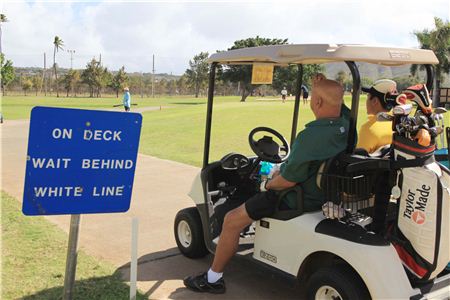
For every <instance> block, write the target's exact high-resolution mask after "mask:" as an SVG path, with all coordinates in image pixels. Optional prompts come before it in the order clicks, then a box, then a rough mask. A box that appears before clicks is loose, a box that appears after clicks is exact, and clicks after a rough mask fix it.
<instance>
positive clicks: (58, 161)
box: [32, 157, 72, 169]
mask: <svg viewBox="0 0 450 300" xmlns="http://www.w3.org/2000/svg"><path fill="white" fill-rule="evenodd" d="M71 160H72V159H71V158H36V157H33V158H32V161H33V167H34V168H35V169H59V168H61V167H62V168H63V169H67V167H68V166H69V162H70V161H71Z"/></svg>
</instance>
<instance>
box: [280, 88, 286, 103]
mask: <svg viewBox="0 0 450 300" xmlns="http://www.w3.org/2000/svg"><path fill="white" fill-rule="evenodd" d="M286 96H287V90H286V87H283V89H282V90H281V100H282V101H283V103H284V101H286Z"/></svg>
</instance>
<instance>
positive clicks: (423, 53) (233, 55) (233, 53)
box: [203, 44, 438, 167]
mask: <svg viewBox="0 0 450 300" xmlns="http://www.w3.org/2000/svg"><path fill="white" fill-rule="evenodd" d="M208 62H209V63H211V67H210V73H209V74H210V75H209V88H208V106H207V116H206V131H205V146H204V155H203V167H206V166H207V165H208V164H209V151H210V142H211V123H212V111H213V98H214V83H215V73H216V67H217V65H218V64H221V65H239V64H247V65H248V64H253V63H268V64H273V65H276V66H288V65H292V64H296V65H298V75H297V81H296V84H295V86H296V91H295V105H294V112H293V120H292V128H291V138H290V141H291V143H292V142H293V140H294V139H295V136H296V133H297V124H298V112H299V102H300V94H301V85H302V77H303V66H302V65H303V64H322V63H330V62H343V63H345V64H346V65H347V66H348V67H349V69H350V72H351V74H352V79H353V85H352V104H351V117H350V130H349V137H348V141H349V142H348V147H347V152H348V153H351V152H353V150H354V140H355V137H356V123H357V116H358V107H359V95H360V90H361V80H360V74H359V70H358V67H357V65H356V63H355V62H366V63H372V64H378V65H384V66H401V65H409V64H421V65H425V68H426V72H427V86H428V88H429V89H431V87H432V82H433V69H432V67H431V65H433V64H437V63H438V60H437V58H436V56H435V54H434V53H433V52H432V51H430V50H422V49H407V48H392V47H374V46H364V45H329V44H315V45H313V44H310V45H273V46H262V47H253V48H243V49H235V50H230V51H224V52H219V53H215V54H212V55H211V56H210V58H209V60H208Z"/></svg>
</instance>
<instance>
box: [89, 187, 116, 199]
mask: <svg viewBox="0 0 450 300" xmlns="http://www.w3.org/2000/svg"><path fill="white" fill-rule="evenodd" d="M123 188H124V186H123V185H121V186H102V187H99V188H97V187H96V186H94V190H93V191H92V195H93V196H94V197H99V196H123Z"/></svg>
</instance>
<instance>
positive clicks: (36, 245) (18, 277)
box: [1, 192, 146, 300]
mask: <svg viewBox="0 0 450 300" xmlns="http://www.w3.org/2000/svg"><path fill="white" fill-rule="evenodd" d="M1 198H2V199H1V201H2V226H1V227H2V243H3V245H2V294H1V299H4V300H10V299H30V300H31V299H33V300H35V299H42V300H44V299H45V300H47V299H62V293H63V286H64V270H65V261H66V253H67V234H66V233H64V232H63V231H62V230H61V229H59V228H58V227H56V226H55V225H53V224H51V223H50V222H49V221H47V220H45V218H43V217H25V216H24V215H22V212H21V209H20V203H19V201H17V200H16V199H14V198H12V197H11V196H9V195H7V194H6V193H4V192H1ZM137 298H138V299H146V298H145V297H144V296H143V295H142V294H139V295H138V297H137ZM74 299H80V300H85V299H105V300H107V299H124V300H125V299H129V286H128V285H127V284H125V283H124V282H122V281H121V280H120V278H119V275H118V274H117V273H115V268H114V267H113V266H111V265H109V264H107V263H105V262H101V261H98V260H96V259H94V258H93V257H91V256H88V255H86V254H85V253H84V252H83V251H79V253H78V266H77V273H76V281H75V290H74Z"/></svg>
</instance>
